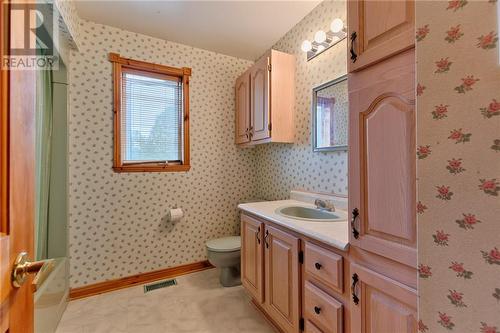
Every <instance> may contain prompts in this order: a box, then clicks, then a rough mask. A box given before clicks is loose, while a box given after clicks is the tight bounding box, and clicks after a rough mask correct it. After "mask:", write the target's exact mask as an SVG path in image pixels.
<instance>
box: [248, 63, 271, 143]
mask: <svg viewBox="0 0 500 333" xmlns="http://www.w3.org/2000/svg"><path fill="white" fill-rule="evenodd" d="M270 61H271V54H270V53H269V54H267V55H265V56H263V57H262V58H260V59H259V60H258V61H257V62H256V63H255V64H254V65H253V66H252V70H251V75H250V96H251V99H250V110H251V111H250V115H251V118H250V132H251V133H252V141H257V140H263V139H267V138H270V137H271V130H270V128H269V124H270V119H271V113H270V112H271V110H270V108H269V97H270V91H269V87H270V85H269V81H270V66H269V65H270Z"/></svg>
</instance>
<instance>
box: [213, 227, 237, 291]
mask: <svg viewBox="0 0 500 333" xmlns="http://www.w3.org/2000/svg"><path fill="white" fill-rule="evenodd" d="M206 246H207V257H208V261H209V262H210V263H211V264H212V265H214V266H215V267H217V268H218V269H220V275H219V281H220V283H221V284H222V285H223V286H224V287H233V286H237V285H240V284H241V279H240V253H241V252H240V250H241V237H240V236H231V237H223V238H217V239H211V240H209V241H207V243H206Z"/></svg>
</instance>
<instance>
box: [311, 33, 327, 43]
mask: <svg viewBox="0 0 500 333" xmlns="http://www.w3.org/2000/svg"><path fill="white" fill-rule="evenodd" d="M314 40H315V41H316V43H323V42H324V41H325V40H326V32H324V31H323V30H318V31H317V32H316V33H315V34H314Z"/></svg>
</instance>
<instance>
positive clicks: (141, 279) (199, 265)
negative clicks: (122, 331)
mask: <svg viewBox="0 0 500 333" xmlns="http://www.w3.org/2000/svg"><path fill="white" fill-rule="evenodd" d="M209 268H213V266H212V265H211V264H210V263H209V262H208V261H206V260H205V261H200V262H195V263H192V264H187V265H181V266H177V267H170V268H165V269H160V270H157V271H152V272H147V273H141V274H136V275H132V276H127V277H124V278H120V279H116V280H109V281H104V282H99V283H95V284H90V285H88V286H84V287H79V288H74V289H71V290H70V292H69V299H70V300H74V299H78V298H83V297H88V296H94V295H99V294H103V293H106V292H109V291H113V290H118V289H123V288H128V287H133V286H136V285H140V284H144V283H148V282H152V281H157V280H162V279H168V278H172V277H176V276H180V275H184V274H188V273H193V272H199V271H202V270H205V269H209Z"/></svg>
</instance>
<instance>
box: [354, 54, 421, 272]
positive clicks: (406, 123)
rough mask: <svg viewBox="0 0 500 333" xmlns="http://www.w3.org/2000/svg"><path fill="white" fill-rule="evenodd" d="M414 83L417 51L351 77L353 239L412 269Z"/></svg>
mask: <svg viewBox="0 0 500 333" xmlns="http://www.w3.org/2000/svg"><path fill="white" fill-rule="evenodd" d="M414 81H415V55H414V49H411V50H408V51H406V52H405V53H401V54H399V55H397V56H394V57H391V58H390V59H387V60H385V61H383V62H381V63H379V64H377V65H375V66H370V67H368V68H366V69H364V70H363V71H360V72H356V73H352V74H350V77H349V112H350V115H349V145H350V150H349V210H350V212H351V214H353V216H352V218H353V220H352V221H351V226H352V227H354V229H355V230H356V231H354V230H353V229H351V233H350V238H349V240H350V242H351V243H352V245H354V246H358V247H360V248H362V249H364V250H367V251H370V252H373V253H377V254H379V255H382V256H384V257H386V258H390V259H393V260H395V261H398V262H401V263H403V264H406V265H409V266H411V267H416V262H417V252H416V216H415V215H416V211H415V209H416V208H415V201H416V186H415V179H416V171H415V163H416V153H415V98H414V94H415V83H414ZM356 211H357V212H358V214H356V213H355V212H356Z"/></svg>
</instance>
